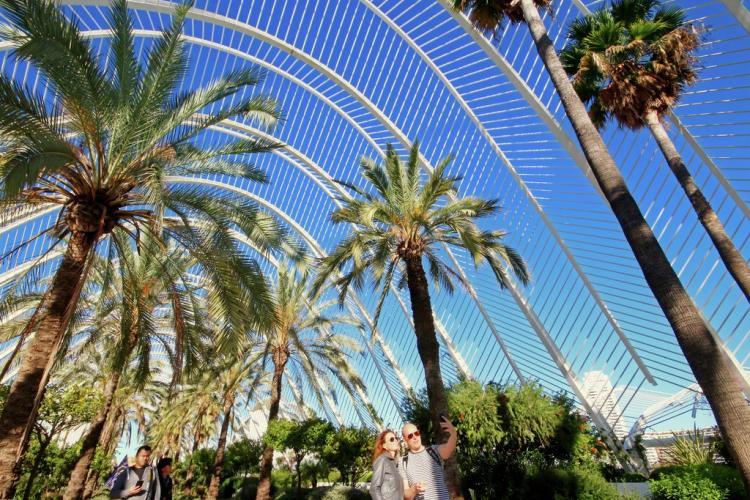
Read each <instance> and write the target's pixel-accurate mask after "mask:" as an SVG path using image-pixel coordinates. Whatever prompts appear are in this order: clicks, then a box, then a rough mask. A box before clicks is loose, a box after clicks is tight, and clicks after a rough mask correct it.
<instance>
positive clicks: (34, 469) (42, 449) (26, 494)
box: [23, 434, 52, 500]
mask: <svg viewBox="0 0 750 500" xmlns="http://www.w3.org/2000/svg"><path fill="white" fill-rule="evenodd" d="M51 442H52V435H51V434H49V435H47V436H46V439H45V440H44V441H40V442H39V451H38V452H37V454H36V456H35V457H34V465H32V466H31V470H30V471H29V479H28V480H27V481H26V488H25V489H24V491H23V500H29V498H31V489H32V488H33V487H34V480H35V479H36V476H37V474H39V466H40V465H41V464H42V460H44V455H45V454H46V453H47V447H48V446H49V444H50V443H51Z"/></svg>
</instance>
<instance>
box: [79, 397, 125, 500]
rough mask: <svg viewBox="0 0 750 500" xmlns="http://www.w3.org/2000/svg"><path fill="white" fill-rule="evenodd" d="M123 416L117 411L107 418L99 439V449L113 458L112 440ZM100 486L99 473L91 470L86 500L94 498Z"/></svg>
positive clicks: (87, 483)
mask: <svg viewBox="0 0 750 500" xmlns="http://www.w3.org/2000/svg"><path fill="white" fill-rule="evenodd" d="M121 415H122V410H120V409H118V410H116V411H115V413H113V414H110V415H109V417H107V421H106V422H105V423H104V430H102V435H101V437H100V438H99V444H98V448H101V449H103V450H104V451H105V453H106V454H107V456H111V454H112V453H113V452H114V450H113V443H112V438H113V437H114V433H115V428H116V427H117V423H118V421H119V420H120V416H121ZM98 484H99V472H98V471H95V470H91V469H89V475H88V478H87V479H86V488H85V489H84V490H83V499H84V500H88V499H89V498H91V497H92V496H94V493H95V492H96V487H97V485H98Z"/></svg>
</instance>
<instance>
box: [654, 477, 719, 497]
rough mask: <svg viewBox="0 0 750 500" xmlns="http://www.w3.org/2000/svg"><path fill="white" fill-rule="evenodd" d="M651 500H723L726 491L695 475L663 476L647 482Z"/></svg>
mask: <svg viewBox="0 0 750 500" xmlns="http://www.w3.org/2000/svg"><path fill="white" fill-rule="evenodd" d="M649 485H650V487H651V494H652V495H653V496H652V498H653V500H683V499H686V498H689V499H690V500H724V499H726V498H728V493H727V491H726V490H724V489H722V488H719V487H718V486H717V485H716V484H715V483H713V482H712V481H711V480H710V479H706V478H702V477H700V476H698V475H697V474H686V475H664V476H663V477H661V478H660V479H655V480H652V481H649Z"/></svg>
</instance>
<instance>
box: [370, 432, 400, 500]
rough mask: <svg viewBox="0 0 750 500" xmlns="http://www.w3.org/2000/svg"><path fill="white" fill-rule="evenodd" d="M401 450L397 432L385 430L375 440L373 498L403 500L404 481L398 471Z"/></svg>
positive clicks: (371, 487) (374, 499)
mask: <svg viewBox="0 0 750 500" xmlns="http://www.w3.org/2000/svg"><path fill="white" fill-rule="evenodd" d="M400 450H401V446H400V445H399V442H398V438H397V437H396V433H395V432H393V431H391V430H385V431H383V432H381V433H380V434H379V435H378V438H377V439H376V440H375V452H374V453H373V455H372V479H371V480H370V496H371V497H372V499H373V500H403V499H404V482H403V480H402V479H401V475H400V474H399V472H398V462H399V460H398V458H397V455H398V452H399V451H400Z"/></svg>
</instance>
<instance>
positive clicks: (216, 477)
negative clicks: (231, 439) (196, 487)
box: [206, 397, 232, 500]
mask: <svg viewBox="0 0 750 500" xmlns="http://www.w3.org/2000/svg"><path fill="white" fill-rule="evenodd" d="M231 418H232V398H231V397H227V399H226V401H224V421H223V422H221V431H220V432H219V442H218V443H217V444H216V458H215V459H214V468H213V473H212V475H211V484H210V485H209V487H208V495H206V500H216V499H217V498H219V484H220V483H221V470H222V469H223V468H224V450H225V448H226V444H227V432H228V431H229V422H230V420H231Z"/></svg>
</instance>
